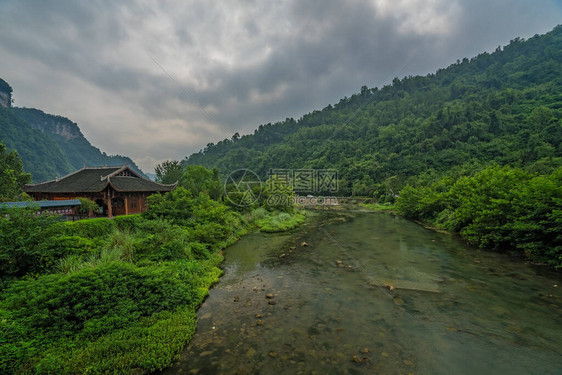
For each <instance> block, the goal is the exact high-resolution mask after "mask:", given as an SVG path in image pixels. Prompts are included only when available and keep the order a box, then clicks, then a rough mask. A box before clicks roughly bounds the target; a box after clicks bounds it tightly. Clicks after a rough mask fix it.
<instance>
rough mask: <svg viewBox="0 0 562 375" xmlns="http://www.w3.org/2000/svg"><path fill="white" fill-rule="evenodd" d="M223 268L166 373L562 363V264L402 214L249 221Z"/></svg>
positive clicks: (542, 369)
mask: <svg viewBox="0 0 562 375" xmlns="http://www.w3.org/2000/svg"><path fill="white" fill-rule="evenodd" d="M303 242H306V244H308V246H302V245H304V244H303ZM223 267H224V272H225V273H224V276H223V277H222V278H221V280H220V282H219V283H218V284H217V285H216V286H215V287H214V288H213V289H212V290H211V291H210V295H209V297H208V298H207V300H206V301H205V302H204V304H203V305H202V306H201V309H200V310H199V312H198V317H199V323H198V328H197V332H196V334H195V336H194V338H193V340H192V341H191V343H190V345H189V346H188V347H187V348H186V349H185V351H184V352H183V353H182V355H181V358H180V359H179V360H178V361H177V362H176V363H175V364H174V365H173V366H172V367H171V368H169V369H167V370H166V371H164V373H165V374H178V373H179V374H299V373H301V374H379V373H380V374H409V373H412V374H562V286H560V287H558V285H560V284H561V282H560V281H561V280H560V279H561V277H560V274H559V273H556V272H553V271H549V270H546V269H545V268H544V267H536V266H532V265H529V264H525V263H524V262H522V261H520V260H512V259H510V258H509V257H508V256H505V255H502V254H495V253H490V252H484V251H479V250H477V249H471V248H469V247H467V246H465V245H464V244H463V243H462V242H461V241H459V239H458V238H456V237H455V236H452V235H449V234H444V233H438V232H434V231H431V230H427V229H425V228H423V227H421V226H419V225H418V224H416V223H413V222H410V221H407V220H404V219H401V218H399V217H396V216H394V215H391V214H384V213H361V212H345V213H341V212H339V213H328V214H321V217H319V218H318V219H317V220H316V221H314V222H313V223H311V224H308V225H307V226H304V227H303V228H300V229H299V230H298V231H296V232H293V233H290V234H264V233H254V234H250V235H248V236H246V237H244V238H242V240H240V241H239V242H238V243H236V244H235V245H233V246H231V247H229V248H228V249H226V251H225V262H224V264H223ZM268 297H272V298H268Z"/></svg>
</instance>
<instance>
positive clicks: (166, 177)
mask: <svg viewBox="0 0 562 375" xmlns="http://www.w3.org/2000/svg"><path fill="white" fill-rule="evenodd" d="M154 172H155V173H156V182H159V183H161V184H174V183H176V182H179V181H180V180H181V178H182V175H183V172H184V168H183V167H182V165H181V163H180V162H179V161H177V160H166V161H165V162H163V163H161V164H158V165H156V167H154Z"/></svg>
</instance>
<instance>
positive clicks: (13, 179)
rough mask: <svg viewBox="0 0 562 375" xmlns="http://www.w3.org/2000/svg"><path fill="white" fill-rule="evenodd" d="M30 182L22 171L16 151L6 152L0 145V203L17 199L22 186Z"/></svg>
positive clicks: (28, 177)
mask: <svg viewBox="0 0 562 375" xmlns="http://www.w3.org/2000/svg"><path fill="white" fill-rule="evenodd" d="M29 182H31V175H30V174H29V173H25V172H24V171H23V164H22V162H21V159H20V157H19V155H18V153H17V152H16V151H9V152H8V151H7V149H6V146H4V144H3V143H0V201H3V202H6V201H11V200H16V199H18V196H20V195H21V193H22V191H21V188H22V187H23V185H25V184H28V183H29Z"/></svg>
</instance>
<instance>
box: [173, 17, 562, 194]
mask: <svg viewBox="0 0 562 375" xmlns="http://www.w3.org/2000/svg"><path fill="white" fill-rule="evenodd" d="M561 91H562V27H560V26H559V27H556V28H555V29H554V30H552V31H551V32H550V33H548V34H546V35H543V36H534V37H532V38H530V39H529V40H527V41H524V40H522V39H519V38H517V39H514V40H513V41H512V42H511V43H510V44H509V45H508V46H505V47H503V48H498V49H497V50H496V51H495V52H494V53H482V54H480V55H478V56H477V57H474V58H472V59H470V60H469V59H463V60H462V61H461V60H459V61H458V62H457V63H455V64H453V65H451V66H449V67H448V68H446V69H440V70H438V71H437V72H436V73H435V74H428V75H427V76H416V77H405V78H403V79H398V78H396V79H394V81H393V82H392V84H391V85H388V86H384V87H382V88H372V89H370V88H367V87H363V88H362V89H361V92H360V93H357V94H354V95H352V96H351V97H349V98H347V97H346V98H344V99H342V100H341V101H340V102H339V103H338V104H336V105H333V106H332V105H329V106H327V107H326V108H324V109H323V110H321V111H314V112H312V113H309V114H306V115H304V116H303V117H301V118H300V119H298V120H294V119H287V120H285V121H282V122H279V123H275V124H265V125H260V126H259V127H258V129H256V131H255V132H254V134H251V135H243V136H241V137H233V138H232V139H225V140H223V141H220V142H218V143H217V144H212V143H210V144H208V145H207V147H205V148H204V149H203V150H201V151H200V152H199V153H196V154H193V155H191V156H189V157H188V158H186V159H185V160H184V161H183V163H184V164H186V165H203V166H206V167H208V168H211V167H216V168H218V169H219V171H220V172H221V173H224V174H228V173H230V172H231V171H233V170H236V169H239V168H249V169H251V170H253V171H254V172H256V173H258V174H259V175H260V176H262V177H265V176H266V175H267V173H268V171H269V170H270V168H293V169H301V168H316V169H325V168H335V169H337V170H338V171H339V174H340V178H341V181H340V184H339V188H340V189H339V192H338V194H340V195H358V196H370V197H375V198H379V197H381V196H387V195H389V194H390V195H394V194H398V192H399V191H400V189H401V188H403V187H404V186H405V185H406V184H410V185H412V184H415V183H416V182H418V181H431V180H434V179H438V178H440V177H441V176H443V175H444V174H445V173H447V172H448V171H449V170H451V169H454V170H458V171H465V172H467V173H471V172H474V171H476V170H480V169H483V168H485V167H486V166H488V165H491V164H493V163H497V164H499V165H511V166H513V167H520V168H524V169H526V170H529V171H533V172H540V173H550V172H552V171H553V170H554V169H555V168H557V167H558V166H560V165H562V146H561V144H562V142H561V141H562V125H561V121H562V94H560V93H561ZM391 192H393V193H394V194H392V193H391Z"/></svg>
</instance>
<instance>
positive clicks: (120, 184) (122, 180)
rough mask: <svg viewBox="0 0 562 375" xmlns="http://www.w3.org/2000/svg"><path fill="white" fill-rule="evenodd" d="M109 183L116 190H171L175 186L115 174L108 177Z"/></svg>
mask: <svg viewBox="0 0 562 375" xmlns="http://www.w3.org/2000/svg"><path fill="white" fill-rule="evenodd" d="M109 183H110V184H111V186H113V188H114V189H115V190H117V191H121V192H124V191H171V190H173V189H174V188H175V187H176V184H173V185H163V184H159V183H157V182H154V181H150V180H145V179H144V178H138V177H125V176H116V177H111V178H109Z"/></svg>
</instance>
